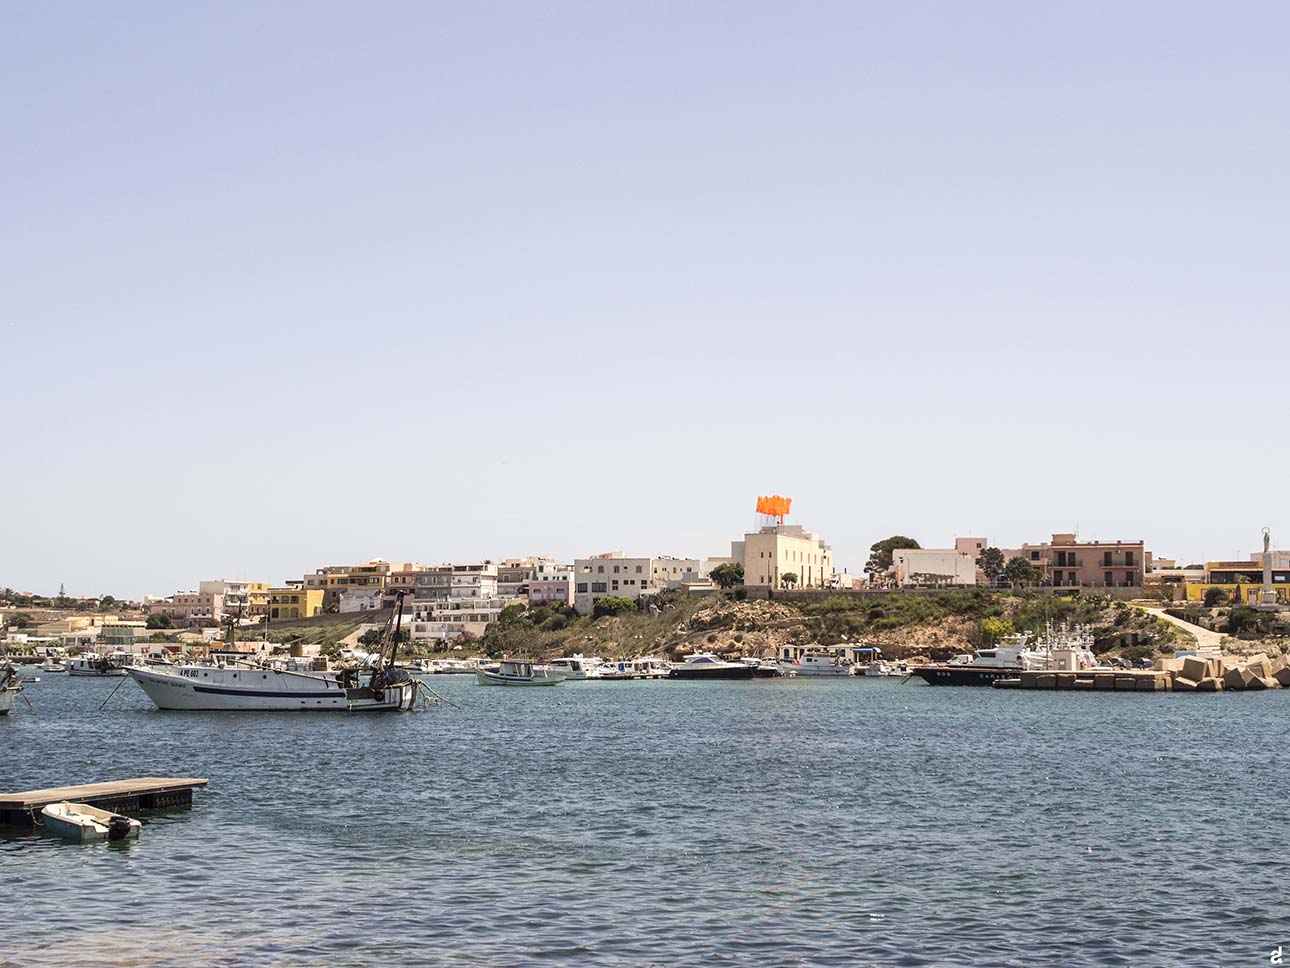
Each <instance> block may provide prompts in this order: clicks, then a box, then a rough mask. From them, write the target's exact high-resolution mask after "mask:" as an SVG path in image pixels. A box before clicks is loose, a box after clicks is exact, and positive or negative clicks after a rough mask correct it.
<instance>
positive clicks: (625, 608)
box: [591, 595, 637, 619]
mask: <svg viewBox="0 0 1290 968" xmlns="http://www.w3.org/2000/svg"><path fill="white" fill-rule="evenodd" d="M636 610H637V609H636V603H635V602H634V601H633V600H632V599H630V598H621V597H619V596H617V595H606V596H605V597H604V598H598V599H596V604H595V605H593V606H591V617H592V618H593V619H597V618H604V617H605V616H606V615H622V614H624V613H626V612H634V611H636Z"/></svg>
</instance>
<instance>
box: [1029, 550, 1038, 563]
mask: <svg viewBox="0 0 1290 968" xmlns="http://www.w3.org/2000/svg"><path fill="white" fill-rule="evenodd" d="M1030 560H1031V561H1038V560H1039V552H1038V551H1032V552H1031V553H1030Z"/></svg>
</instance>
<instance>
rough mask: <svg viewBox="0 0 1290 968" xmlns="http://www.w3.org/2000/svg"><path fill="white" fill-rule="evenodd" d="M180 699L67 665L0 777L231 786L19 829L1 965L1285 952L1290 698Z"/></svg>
mask: <svg viewBox="0 0 1290 968" xmlns="http://www.w3.org/2000/svg"><path fill="white" fill-rule="evenodd" d="M432 682H433V684H434V686H435V688H436V689H438V690H439V691H440V692H441V693H442V694H443V695H444V696H446V697H447V698H448V699H450V700H452V701H453V702H455V703H457V704H459V707H458V708H454V707H452V706H446V705H444V706H440V707H438V708H436V709H433V710H431V711H428V712H418V713H413V714H403V715H369V716H361V715H353V716H346V715H344V714H317V715H305V714H290V713H287V714H267V713H266V714H227V713H225V714H205V713H162V712H158V711H156V710H155V709H153V708H152V707H151V704H150V703H149V702H148V701H147V699H146V697H144V696H143V694H142V692H141V691H139V690H138V688H137V687H136V686H135V685H134V684H133V683H126V684H125V685H124V686H122V688H121V689H120V691H119V692H118V693H117V694H116V695H115V697H114V698H113V699H112V700H111V701H110V702H109V703H108V705H107V707H106V708H105V709H104V710H103V711H102V712H98V711H96V707H98V705H99V704H100V703H101V702H102V701H103V700H104V699H105V698H106V697H107V696H108V694H109V693H110V692H111V691H112V689H114V688H115V687H116V686H117V684H118V681H117V680H107V679H68V678H66V677H62V676H46V677H44V679H43V681H42V682H40V683H38V684H34V685H31V686H29V687H28V690H27V695H28V696H29V697H30V699H31V701H32V702H33V704H34V705H35V707H36V715H31V714H30V713H28V712H27V710H26V709H25V707H24V708H22V709H20V711H19V713H18V714H17V715H14V716H10V717H8V718H7V719H0V751H2V755H0V789H4V790H19V789H28V788H33V787H45V786H57V785H61V784H64V783H72V782H90V781H95V780H103V779H111V778H119V777H129V776H147V775H174V776H205V777H209V778H210V787H209V789H207V790H205V791H199V792H198V793H197V795H196V798H195V803H194V806H193V808H192V809H191V810H185V811H176V812H171V813H168V814H163V815H155V814H154V815H144V820H145V825H144V829H143V837H142V839H141V841H140V842H139V843H137V844H133V845H130V846H127V847H115V846H113V847H109V846H104V845H94V846H90V845H87V846H79V845H65V844H63V843H61V842H60V841H56V840H54V839H52V838H48V837H44V836H40V835H31V834H19V833H17V832H15V831H12V830H10V831H8V832H7V833H6V834H0V911H3V912H4V930H3V931H0V966H11V965H18V966H21V965H37V964H39V965H49V964H54V965H300V964H326V965H328V966H341V965H396V964H426V965H574V964H586V965H661V966H673V965H677V966H680V965H696V966H697V965H705V966H706V965H777V964H790V965H848V966H850V965H858V966H865V965H874V966H888V965H891V966H924V965H938V966H959V965H974V966H975V965H981V966H996V965H998V966H1010V965H1016V966H1026V968H1030V966H1036V965H1063V966H1068V965H1069V966H1082V965H1124V966H1134V968H1137V966H1148V965H1177V966H1188V968H1191V966H1220V965H1221V966H1224V968H1237V966H1244V965H1249V966H1255V965H1266V964H1269V963H1270V954H1271V951H1272V949H1273V948H1275V947H1276V946H1277V945H1285V946H1286V949H1287V952H1290V899H1288V894H1290V889H1288V888H1287V877H1286V873H1285V871H1284V863H1285V856H1284V851H1285V844H1286V842H1287V837H1286V823H1285V821H1286V815H1287V810H1286V795H1285V793H1286V788H1287V786H1288V785H1290V769H1288V767H1290V753H1288V752H1287V749H1286V738H1287V731H1286V728H1285V723H1286V717H1287V715H1290V693H1288V692H1267V693H1246V694H1243V695H1222V694H1219V695H1205V696H1195V695H1184V694H1177V695H1173V694H1146V693H1144V694H1141V695H1137V694H1135V695H1118V696H1117V695H1109V696H1108V695H1104V694H1045V693H1029V692H1028V693H1017V692H999V691H996V690H991V689H955V688H935V689H934V688H930V687H926V686H922V685H916V684H913V683H910V684H905V685H902V684H901V683H900V682H899V681H896V680H888V681H874V680H848V681H841V682H839V681H789V680H784V681H758V682H751V683H691V682H639V683H594V682H588V683H566V684H564V685H561V686H558V687H556V688H554V689H487V688H481V687H478V686H476V685H474V683H473V681H472V680H470V679H468V678H465V677H437V678H435V679H433V680H432Z"/></svg>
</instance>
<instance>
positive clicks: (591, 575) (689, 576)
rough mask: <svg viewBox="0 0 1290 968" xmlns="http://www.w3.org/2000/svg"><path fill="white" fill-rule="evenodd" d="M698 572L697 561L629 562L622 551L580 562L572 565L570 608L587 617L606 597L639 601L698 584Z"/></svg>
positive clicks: (665, 558) (650, 559) (638, 559)
mask: <svg viewBox="0 0 1290 968" xmlns="http://www.w3.org/2000/svg"><path fill="white" fill-rule="evenodd" d="M701 568H702V562H700V561H699V559H697V558H672V557H670V556H667V555H664V556H662V557H658V558H628V557H627V556H626V555H624V554H623V553H622V552H621V551H611V552H608V553H606V554H603V555H595V556H594V557H591V558H579V559H577V560H576V561H575V562H574V563H573V579H574V588H573V607H574V608H576V609H577V610H578V612H579V614H582V615H586V614H588V613H590V612H591V609H592V606H594V605H595V604H596V601H597V599H601V598H605V597H607V596H616V597H618V598H630V599H632V600H633V601H638V600H640V598H641V597H642V596H646V595H656V594H658V593H659V592H661V591H666V590H667V589H669V588H676V587H678V586H679V585H680V584H681V583H682V582H686V581H698V580H700V579H701V578H703V577H704V576H703V575H702V574H701Z"/></svg>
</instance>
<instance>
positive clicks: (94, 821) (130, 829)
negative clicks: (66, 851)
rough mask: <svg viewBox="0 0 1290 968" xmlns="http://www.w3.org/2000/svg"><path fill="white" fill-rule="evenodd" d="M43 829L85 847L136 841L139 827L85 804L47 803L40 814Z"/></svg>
mask: <svg viewBox="0 0 1290 968" xmlns="http://www.w3.org/2000/svg"><path fill="white" fill-rule="evenodd" d="M40 815H41V816H42V817H44V818H45V829H46V830H48V831H49V832H50V833H51V834H57V835H58V836H59V837H62V838H63V839H64V840H74V841H76V842H77V843H81V844H89V843H95V842H98V841H101V840H106V841H111V842H118V841H122V840H138V839H139V831H140V829H142V827H143V825H142V824H141V823H139V821H137V820H131V819H130V818H129V817H123V816H121V815H120V814H119V813H112V812H110V811H108V810H100V809H99V808H98V807H92V806H90V805H89V804H88V803H71V802H69V801H67V800H64V801H62V802H61V803H51V804H49V805H48V806H46V807H45V808H44V809H42V810H41V811H40Z"/></svg>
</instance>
